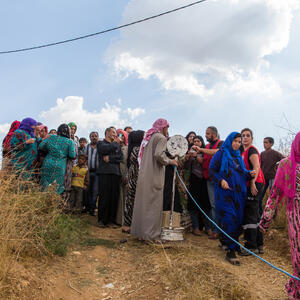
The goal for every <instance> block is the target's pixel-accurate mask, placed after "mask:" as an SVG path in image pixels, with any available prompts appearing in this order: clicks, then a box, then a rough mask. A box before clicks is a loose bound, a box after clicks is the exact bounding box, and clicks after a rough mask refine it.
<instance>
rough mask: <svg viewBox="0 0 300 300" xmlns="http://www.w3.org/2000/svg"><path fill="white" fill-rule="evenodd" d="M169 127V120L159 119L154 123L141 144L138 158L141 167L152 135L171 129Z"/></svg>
mask: <svg viewBox="0 0 300 300" xmlns="http://www.w3.org/2000/svg"><path fill="white" fill-rule="evenodd" d="M169 126H170V125H169V122H168V121H167V120H165V119H158V120H156V121H155V122H154V123H153V125H152V128H151V129H149V130H148V131H147V132H146V134H145V136H144V139H143V141H142V143H141V147H140V152H139V156H138V162H139V165H141V162H142V158H143V154H144V149H145V147H146V146H147V144H148V142H149V141H150V139H151V137H152V135H153V134H154V133H157V132H161V131H162V130H163V129H164V128H166V127H169Z"/></svg>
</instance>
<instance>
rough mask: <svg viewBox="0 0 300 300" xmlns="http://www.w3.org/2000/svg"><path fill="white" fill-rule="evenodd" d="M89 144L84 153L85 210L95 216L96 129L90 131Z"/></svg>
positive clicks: (96, 180) (96, 188) (97, 178)
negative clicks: (85, 163)
mask: <svg viewBox="0 0 300 300" xmlns="http://www.w3.org/2000/svg"><path fill="white" fill-rule="evenodd" d="M90 141H91V142H90V144H88V145H87V146H86V153H85V154H86V155H87V157H88V169H89V177H90V178H89V179H90V180H89V187H88V191H87V193H86V194H85V210H86V211H87V212H89V214H90V215H91V216H95V209H96V203H97V197H98V190H99V176H98V174H97V168H98V165H99V161H98V152H97V143H98V141H99V134H98V132H97V131H93V132H91V133H90Z"/></svg>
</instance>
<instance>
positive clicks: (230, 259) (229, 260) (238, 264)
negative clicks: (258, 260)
mask: <svg viewBox="0 0 300 300" xmlns="http://www.w3.org/2000/svg"><path fill="white" fill-rule="evenodd" d="M225 259H226V260H227V261H228V262H230V263H231V264H232V265H234V266H240V265H241V263H240V261H239V259H238V258H230V257H228V256H225Z"/></svg>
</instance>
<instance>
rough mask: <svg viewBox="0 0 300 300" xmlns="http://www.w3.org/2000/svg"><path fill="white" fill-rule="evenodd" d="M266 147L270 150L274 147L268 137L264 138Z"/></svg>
mask: <svg viewBox="0 0 300 300" xmlns="http://www.w3.org/2000/svg"><path fill="white" fill-rule="evenodd" d="M264 148H265V150H270V149H271V148H272V144H271V143H270V142H269V140H268V139H264Z"/></svg>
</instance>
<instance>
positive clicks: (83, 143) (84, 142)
mask: <svg viewBox="0 0 300 300" xmlns="http://www.w3.org/2000/svg"><path fill="white" fill-rule="evenodd" d="M86 145H87V139H86V138H84V137H82V138H80V139H79V147H78V155H80V154H86Z"/></svg>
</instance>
